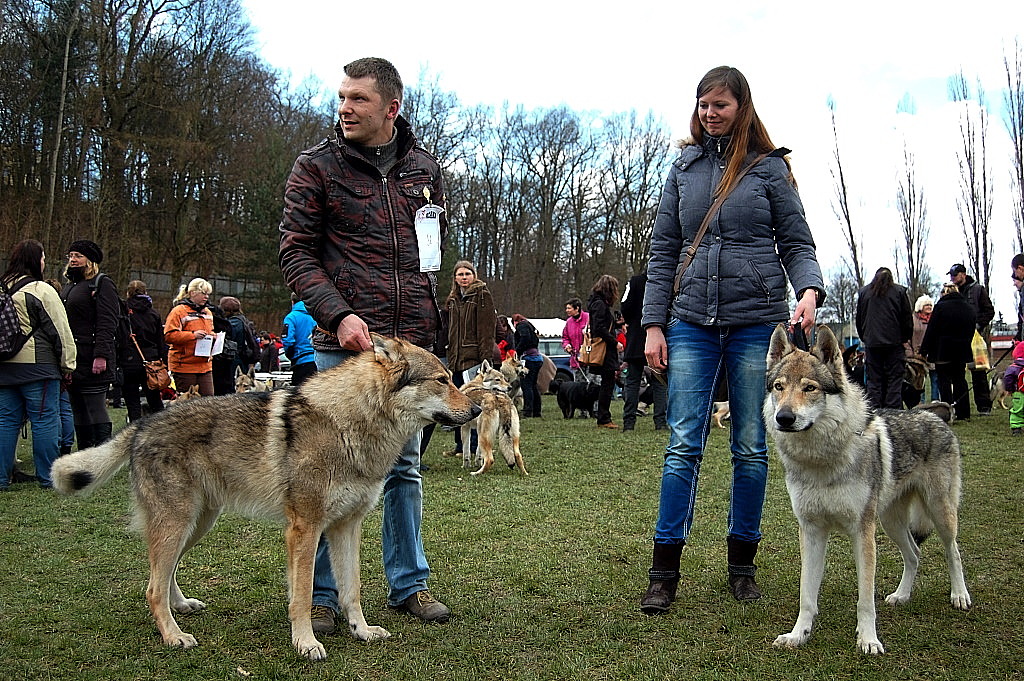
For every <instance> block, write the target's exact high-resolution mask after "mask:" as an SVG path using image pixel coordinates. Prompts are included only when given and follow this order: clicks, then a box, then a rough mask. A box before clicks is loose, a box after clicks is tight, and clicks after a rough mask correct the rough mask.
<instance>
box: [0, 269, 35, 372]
mask: <svg viewBox="0 0 1024 681" xmlns="http://www.w3.org/2000/svg"><path fill="white" fill-rule="evenodd" d="M31 282H32V278H31V277H25V278H24V279H22V280H21V281H20V282H19V283H17V284H15V285H14V286H12V287H11V288H7V285H6V284H4V283H2V282H0V362H6V361H7V360H9V359H11V358H12V357H14V356H15V355H17V354H18V353H19V352H21V349H22V348H23V347H25V343H27V342H28V339H29V338H31V337H32V334H34V333H35V332H36V329H35V327H32V330H31V331H29V332H28V333H25V332H24V331H22V330H21V320H20V319H19V317H18V308H17V306H16V305H15V304H14V294H15V293H16V292H17V291H18V290H19V289H20V288H21V287H22V286H25V285H26V284H30V283H31Z"/></svg>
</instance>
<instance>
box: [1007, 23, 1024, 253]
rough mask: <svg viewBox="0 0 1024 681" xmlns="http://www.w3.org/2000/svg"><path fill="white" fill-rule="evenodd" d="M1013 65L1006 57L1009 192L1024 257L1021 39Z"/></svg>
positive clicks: (1016, 249)
mask: <svg viewBox="0 0 1024 681" xmlns="http://www.w3.org/2000/svg"><path fill="white" fill-rule="evenodd" d="M1013 45H1014V51H1013V61H1012V63H1011V60H1010V57H1009V56H1007V55H1006V54H1004V55H1003V66H1005V67H1006V92H1004V93H1003V106H1004V110H1005V113H1006V119H1005V121H1004V122H1005V123H1006V131H1007V132H1008V133H1010V141H1011V143H1012V144H1013V159H1012V165H1011V168H1010V191H1011V193H1012V194H1013V197H1012V202H1013V225H1014V228H1015V229H1014V238H1013V249H1014V252H1015V253H1024V234H1022V233H1024V73H1022V64H1021V62H1022V53H1021V44H1020V40H1019V39H1015V40H1014V43H1013Z"/></svg>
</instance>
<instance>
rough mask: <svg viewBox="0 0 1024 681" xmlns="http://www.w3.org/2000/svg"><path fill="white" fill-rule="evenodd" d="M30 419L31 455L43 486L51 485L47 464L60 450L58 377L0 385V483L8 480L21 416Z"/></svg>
mask: <svg viewBox="0 0 1024 681" xmlns="http://www.w3.org/2000/svg"><path fill="white" fill-rule="evenodd" d="M26 416H27V417H28V420H29V421H31V422H32V459H33V462H34V464H35V468H36V477H37V478H39V484H40V485H42V486H43V487H53V482H52V481H51V480H50V467H51V466H53V462H54V461H56V460H57V457H58V456H59V454H60V444H59V442H58V440H60V381H59V380H57V379H56V378H50V379H43V380H39V381H32V382H31V383H24V384H22V385H11V386H3V387H0V487H7V485H9V484H10V476H11V472H12V471H13V470H14V449H15V447H17V445H18V433H19V431H20V430H21V424H22V423H23V422H24V420H25V417H26Z"/></svg>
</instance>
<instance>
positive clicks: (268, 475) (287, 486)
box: [53, 334, 480, 660]
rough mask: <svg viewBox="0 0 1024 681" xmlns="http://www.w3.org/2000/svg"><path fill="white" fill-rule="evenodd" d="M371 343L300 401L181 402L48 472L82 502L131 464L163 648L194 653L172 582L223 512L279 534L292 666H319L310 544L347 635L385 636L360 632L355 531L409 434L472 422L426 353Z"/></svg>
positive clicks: (316, 381) (305, 388)
mask: <svg viewBox="0 0 1024 681" xmlns="http://www.w3.org/2000/svg"><path fill="white" fill-rule="evenodd" d="M371 337H372V340H373V348H372V349H370V350H367V351H365V352H363V353H360V354H359V355H357V356H356V357H354V358H353V359H351V360H350V361H347V362H345V363H344V364H342V365H341V366H339V367H337V368H334V369H330V370H328V371H324V372H322V373H318V374H316V375H315V376H313V377H311V378H310V379H309V380H308V381H306V382H305V383H304V384H303V385H302V386H301V387H300V388H297V389H296V388H286V389H283V390H276V391H274V392H271V393H247V394H235V395H227V396H224V397H207V398H203V399H198V400H192V401H190V402H187V403H185V404H183V405H181V406H178V407H175V408H174V409H167V410H165V411H162V412H159V413H157V414H154V415H153V416H151V417H149V418H148V419H145V420H142V421H138V422H136V423H132V424H131V425H129V426H127V427H126V428H125V429H124V430H122V431H121V432H120V433H119V434H118V435H117V437H115V438H114V439H113V440H110V441H109V442H107V443H105V444H103V445H101V446H99V447H94V448H92V449H86V450H84V451H81V452H77V453H75V454H70V455H67V456H64V457H62V458H60V459H59V460H58V463H57V465H55V466H54V469H53V476H54V477H53V479H54V485H55V486H56V487H57V488H58V489H59V490H60V491H61V492H64V493H65V494H72V493H87V492H89V491H91V490H93V489H95V488H97V487H99V486H100V485H102V484H104V483H105V482H107V481H108V480H109V479H110V478H111V477H112V476H113V475H114V474H115V473H116V472H117V471H118V470H119V469H120V468H121V467H122V466H123V465H124V464H125V463H129V462H130V465H131V475H132V488H133V492H134V496H135V508H136V521H137V523H138V525H139V527H141V528H142V530H143V531H144V533H145V537H146V541H147V543H148V545H149V567H150V577H149V586H148V588H147V589H146V600H147V601H148V602H149V607H150V610H151V611H152V613H153V618H154V619H155V620H156V625H157V628H158V629H159V630H160V635H161V636H162V637H163V641H164V643H166V644H167V645H171V646H180V647H182V648H191V647H193V646H195V645H196V639H195V638H194V637H193V636H192V635H190V634H187V633H185V632H183V631H182V630H181V629H180V628H179V627H178V624H177V622H175V620H174V616H173V615H172V614H171V611H172V610H175V611H177V612H194V611H196V610H202V609H203V608H205V607H206V605H205V604H204V603H203V602H202V601H199V600H196V599H194V598H186V597H185V596H184V595H183V594H182V592H181V589H180V588H179V587H178V582H177V580H176V578H175V571H176V569H177V566H178V562H179V561H180V560H181V557H182V555H183V554H184V553H185V552H186V551H188V550H189V549H190V548H192V547H193V546H194V545H195V544H196V543H197V542H198V541H199V540H200V539H201V538H202V536H203V535H204V534H206V532H208V531H209V530H210V528H211V527H213V523H214V521H216V519H217V516H219V515H220V513H221V511H223V510H225V509H230V510H234V511H237V512H239V513H243V514H246V515H249V516H258V517H270V518H274V519H279V520H283V521H284V524H285V533H284V534H285V544H286V549H287V557H288V565H287V577H288V597H289V605H288V615H289V619H290V620H291V623H292V644H293V645H294V646H295V648H296V649H297V650H298V652H299V653H300V654H301V655H303V656H305V657H307V658H309V659H310V660H322V659H324V658H326V656H327V653H326V651H325V650H324V647H323V645H321V644H320V642H319V641H317V639H316V637H315V636H314V635H313V630H312V627H311V625H310V605H311V600H312V591H313V560H314V554H315V553H316V545H317V540H318V539H319V537H320V534H321V533H323V534H325V536H326V537H327V539H328V541H329V544H330V551H331V564H332V565H333V566H334V577H335V580H336V581H337V583H338V587H339V588H338V592H339V597H340V601H341V606H342V608H343V609H344V611H345V612H346V613H347V615H348V623H349V629H350V631H351V632H352V635H353V636H354V637H355V638H357V639H360V640H364V641H366V640H372V639H377V638H384V637H387V636H389V634H388V632H387V631H385V630H384V629H382V628H380V627H371V626H368V625H367V624H366V619H365V618H364V617H363V610H362V606H361V604H360V599H359V540H360V530H361V526H362V522H363V518H364V517H365V516H366V514H367V513H369V511H370V510H371V509H372V508H373V507H374V505H375V504H376V503H377V499H378V498H379V497H380V494H381V490H382V488H383V486H384V479H385V477H386V476H387V474H388V472H389V471H390V470H391V468H392V467H393V466H394V464H395V461H396V460H397V459H398V456H399V452H400V451H401V449H402V446H403V445H404V444H405V443H406V442H408V440H409V438H410V437H412V435H413V434H414V433H415V432H416V431H417V430H419V429H421V428H423V427H424V426H425V425H426V424H428V423H431V422H436V423H441V424H443V425H451V426H460V425H462V424H463V423H466V422H467V421H469V420H471V419H473V418H475V417H476V416H477V415H478V414H479V413H480V409H479V408H478V407H476V406H475V405H473V404H472V402H470V401H469V399H468V398H467V397H466V396H465V395H463V394H462V393H461V392H459V390H458V389H457V388H456V387H455V386H454V385H453V384H452V382H451V374H449V373H448V371H447V370H446V369H445V368H444V366H443V365H442V364H441V362H439V361H438V360H437V358H436V357H434V356H433V355H432V354H431V353H429V352H427V351H426V350H423V349H420V348H418V347H416V346H414V345H411V344H409V343H406V342H404V341H400V340H395V339H390V338H384V337H383V336H378V335H376V334H372V336H371Z"/></svg>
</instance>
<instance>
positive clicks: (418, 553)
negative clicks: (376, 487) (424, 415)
mask: <svg viewBox="0 0 1024 681" xmlns="http://www.w3.org/2000/svg"><path fill="white" fill-rule="evenodd" d="M353 356H355V353H353V352H349V351H346V350H340V351H333V352H324V351H320V350H318V351H317V353H316V368H317V371H324V370H325V369H330V368H331V367H335V366H337V365H339V364H341V363H342V362H344V361H345V360H346V359H349V358H351V357H353ZM421 437H422V431H421V432H419V433H416V435H414V436H413V438H412V439H411V440H409V442H407V443H406V445H405V448H404V449H402V454H401V456H400V457H399V459H398V463H396V464H395V467H394V468H393V469H391V473H389V474H388V477H387V479H386V480H385V481H384V501H383V520H382V522H381V545H382V549H383V551H382V552H383V554H384V574H385V575H386V576H387V579H388V584H389V585H390V587H391V588H390V590H389V592H388V605H392V606H397V605H400V604H401V603H402V601H404V600H405V599H406V598H408V597H409V596H412V595H413V594H414V593H416V592H418V591H423V590H424V589H426V588H427V579H428V578H429V577H430V566H428V565H427V557H426V555H425V554H424V552H423V540H422V538H421V536H420V524H421V522H422V519H423V478H422V477H421V476H420V438H421ZM313 605H326V606H327V607H329V608H331V609H332V610H334V611H335V612H337V611H338V587H337V585H336V584H335V582H334V574H333V573H332V572H331V559H330V555H329V553H328V550H327V540H326V539H324V538H323V537H322V536H321V537H320V543H319V544H318V545H317V548H316V563H315V564H314V569H313Z"/></svg>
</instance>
